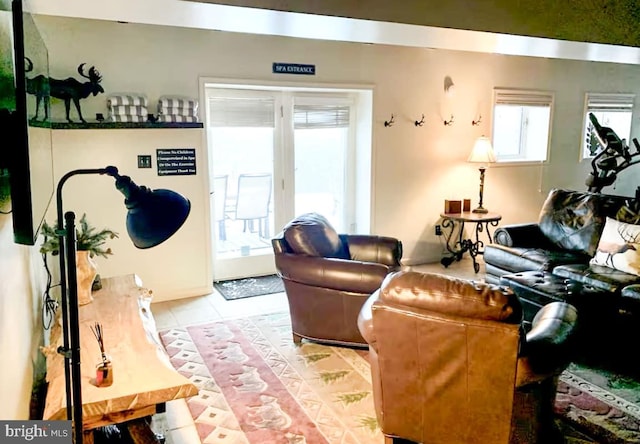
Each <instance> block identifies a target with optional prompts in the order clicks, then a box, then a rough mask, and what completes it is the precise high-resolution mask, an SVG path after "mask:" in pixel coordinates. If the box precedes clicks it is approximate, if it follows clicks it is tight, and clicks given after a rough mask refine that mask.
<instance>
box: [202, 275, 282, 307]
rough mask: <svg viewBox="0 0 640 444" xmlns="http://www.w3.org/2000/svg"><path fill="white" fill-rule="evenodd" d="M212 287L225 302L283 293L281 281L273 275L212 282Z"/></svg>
mask: <svg viewBox="0 0 640 444" xmlns="http://www.w3.org/2000/svg"><path fill="white" fill-rule="evenodd" d="M213 286H214V287H215V288H216V290H218V291H219V292H220V294H222V297H223V298H225V299H226V300H227V301H234V300H236V299H243V298H250V297H253V296H261V295H264V294H273V293H282V292H283V291H284V284H283V283H282V279H280V276H278V275H275V274H271V275H268V276H259V277H250V278H244V279H233V280H230V281H220V282H214V283H213Z"/></svg>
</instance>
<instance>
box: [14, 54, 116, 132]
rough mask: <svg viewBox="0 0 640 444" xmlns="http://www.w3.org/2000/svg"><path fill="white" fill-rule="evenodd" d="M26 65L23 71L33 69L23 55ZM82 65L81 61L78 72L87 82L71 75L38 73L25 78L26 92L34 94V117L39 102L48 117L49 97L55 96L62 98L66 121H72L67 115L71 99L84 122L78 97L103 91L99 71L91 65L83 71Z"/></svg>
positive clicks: (45, 116)
mask: <svg viewBox="0 0 640 444" xmlns="http://www.w3.org/2000/svg"><path fill="white" fill-rule="evenodd" d="M25 61H26V63H27V66H26V67H25V72H31V71H33V63H32V62H31V60H30V59H29V58H27V57H25ZM84 65H86V63H81V64H80V65H78V74H80V75H81V76H82V77H84V78H86V79H89V81H88V82H80V81H78V80H76V79H74V78H73V77H68V78H66V79H64V80H59V79H53V78H48V79H47V77H45V76H44V75H42V74H40V75H37V76H35V77H33V78H28V77H27V79H26V82H27V93H29V94H33V95H34V96H36V114H35V116H34V117H33V118H34V119H37V118H38V111H39V109H40V103H43V105H44V120H47V119H48V118H49V97H55V98H56V99H62V100H64V108H65V113H66V117H67V121H69V122H73V120H71V118H70V117H69V109H70V108H71V101H73V104H74V105H75V107H76V111H77V112H78V117H79V118H80V121H81V122H83V123H86V120H84V117H82V111H81V110H80V99H86V98H87V97H89V96H90V95H91V94H93V95H94V96H97V95H98V94H99V93H103V92H104V89H103V88H102V86H101V85H100V82H101V81H102V76H101V75H100V72H98V70H97V69H96V68H95V66H92V67H91V68H89V74H88V75H87V74H85V73H84Z"/></svg>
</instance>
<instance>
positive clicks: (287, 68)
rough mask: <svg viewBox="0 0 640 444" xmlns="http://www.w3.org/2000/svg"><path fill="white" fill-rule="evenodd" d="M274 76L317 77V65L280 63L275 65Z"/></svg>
mask: <svg viewBox="0 0 640 444" xmlns="http://www.w3.org/2000/svg"><path fill="white" fill-rule="evenodd" d="M273 73H274V74H301V75H307V76H315V75H316V65H302V64H300V63H278V62H275V63H274V64H273Z"/></svg>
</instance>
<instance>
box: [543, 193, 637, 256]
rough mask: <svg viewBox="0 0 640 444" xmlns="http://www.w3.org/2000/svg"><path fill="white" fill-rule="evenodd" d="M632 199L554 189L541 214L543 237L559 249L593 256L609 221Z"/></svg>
mask: <svg viewBox="0 0 640 444" xmlns="http://www.w3.org/2000/svg"><path fill="white" fill-rule="evenodd" d="M629 199H631V198H628V197H623V196H614V195H609V194H600V193H590V192H586V191H573V190H564V189H557V188H556V189H552V190H551V191H550V192H549V195H548V196H547V199H546V200H545V202H544V204H543V206H542V209H541V211H540V217H539V219H538V224H539V226H540V230H541V231H542V233H543V234H544V235H545V236H546V237H547V238H548V239H549V240H550V241H551V242H553V243H554V244H555V245H557V246H558V247H559V248H562V249H564V250H569V251H576V252H581V253H585V254H588V255H589V256H593V255H594V254H595V252H596V248H597V246H598V241H599V240H600V235H601V234H602V229H603V228H604V224H605V221H606V218H607V217H611V218H615V217H616V213H617V212H618V210H619V209H620V207H622V206H623V205H625V204H626V203H627V201H628V200H629Z"/></svg>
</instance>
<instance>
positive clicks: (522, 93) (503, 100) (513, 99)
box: [491, 88, 555, 165]
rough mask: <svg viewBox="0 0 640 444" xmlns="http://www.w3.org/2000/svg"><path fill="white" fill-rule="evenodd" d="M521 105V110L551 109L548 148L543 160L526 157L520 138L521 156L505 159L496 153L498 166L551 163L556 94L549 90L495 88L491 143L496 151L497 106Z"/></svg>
mask: <svg viewBox="0 0 640 444" xmlns="http://www.w3.org/2000/svg"><path fill="white" fill-rule="evenodd" d="M510 104H512V105H519V106H521V109H526V108H524V107H527V106H529V107H530V106H542V107H548V108H549V122H548V133H547V141H546V148H545V150H544V152H543V154H544V155H543V157H544V158H543V159H532V158H529V157H524V155H523V154H522V153H523V145H522V137H521V138H520V141H521V142H520V146H519V147H518V152H519V154H518V155H516V156H508V157H505V156H504V155H503V156H500V155H499V153H498V152H497V151H496V159H497V160H496V165H509V164H512V165H513V164H516V165H527V164H540V163H547V162H549V155H550V151H551V135H552V130H553V115H554V108H555V106H554V105H555V93H554V92H553V91H547V90H537V89H536V90H534V89H517V88H494V89H493V102H492V105H493V106H492V108H491V112H492V124H491V143H492V145H493V146H494V149H495V135H496V134H495V133H496V127H495V124H496V105H510Z"/></svg>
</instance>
